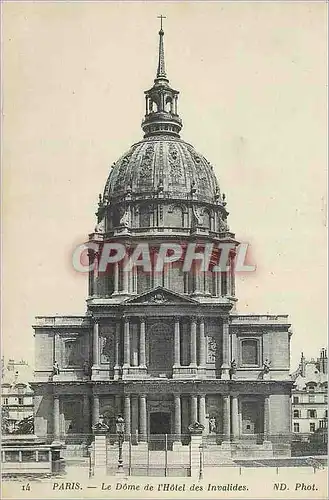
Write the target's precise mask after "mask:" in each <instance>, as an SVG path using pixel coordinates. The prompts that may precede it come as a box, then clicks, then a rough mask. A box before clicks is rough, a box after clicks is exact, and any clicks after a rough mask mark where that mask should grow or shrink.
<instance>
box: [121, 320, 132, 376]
mask: <svg viewBox="0 0 329 500" xmlns="http://www.w3.org/2000/svg"><path fill="white" fill-rule="evenodd" d="M123 328H124V332H123V333H124V340H123V349H124V355H123V357H124V359H123V363H124V366H125V367H126V368H128V367H129V366H130V325H129V318H127V317H125V318H124V326H123Z"/></svg>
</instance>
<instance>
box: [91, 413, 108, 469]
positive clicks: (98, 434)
mask: <svg viewBox="0 0 329 500" xmlns="http://www.w3.org/2000/svg"><path fill="white" fill-rule="evenodd" d="M108 430H109V428H108V426H107V425H106V424H105V423H104V422H102V421H101V422H99V423H97V424H96V425H94V427H93V432H94V436H95V438H94V471H95V475H96V474H100V475H105V474H106V468H107V441H106V435H107V433H108Z"/></svg>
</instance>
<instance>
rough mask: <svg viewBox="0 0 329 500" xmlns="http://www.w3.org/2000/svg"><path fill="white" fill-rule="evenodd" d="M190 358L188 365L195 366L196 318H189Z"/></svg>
mask: <svg viewBox="0 0 329 500" xmlns="http://www.w3.org/2000/svg"><path fill="white" fill-rule="evenodd" d="M190 347H191V351H190V352H191V358H190V361H191V362H190V366H195V367H196V319H195V318H192V319H191V346H190Z"/></svg>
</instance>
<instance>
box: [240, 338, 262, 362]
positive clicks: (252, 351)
mask: <svg viewBox="0 0 329 500" xmlns="http://www.w3.org/2000/svg"><path fill="white" fill-rule="evenodd" d="M241 351H242V352H241V361H242V365H251V366H258V365H259V352H258V341H257V340H256V339H245V340H242V342H241Z"/></svg>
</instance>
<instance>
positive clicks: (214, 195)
mask: <svg viewBox="0 0 329 500" xmlns="http://www.w3.org/2000/svg"><path fill="white" fill-rule="evenodd" d="M128 191H129V192H130V193H131V196H132V198H140V197H143V196H146V197H148V196H151V195H154V194H157V193H162V195H163V197H164V198H173V199H175V198H180V199H191V197H193V199H196V200H199V201H203V202H206V203H216V202H218V200H219V198H220V193H219V186H218V182H217V179H216V176H215V174H214V172H213V167H212V165H210V163H209V162H208V161H207V160H206V159H205V158H204V156H202V155H200V154H199V153H197V152H196V151H195V149H194V148H193V146H191V145H190V144H188V143H186V142H184V141H182V140H181V139H179V138H178V137H172V136H169V135H168V136H167V135H158V136H153V137H148V138H147V139H144V140H143V141H141V142H138V143H137V144H134V145H133V146H132V147H131V148H130V150H129V151H128V152H127V153H125V154H124V155H123V156H122V157H121V158H120V159H119V160H118V161H117V162H116V163H114V164H113V165H112V170H111V172H110V175H109V177H108V180H107V182H106V185H105V189H104V197H103V199H104V202H105V203H106V202H111V201H114V200H115V199H117V198H120V197H122V195H123V193H126V192H128Z"/></svg>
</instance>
